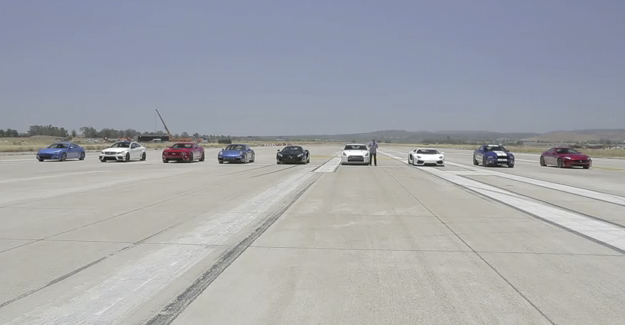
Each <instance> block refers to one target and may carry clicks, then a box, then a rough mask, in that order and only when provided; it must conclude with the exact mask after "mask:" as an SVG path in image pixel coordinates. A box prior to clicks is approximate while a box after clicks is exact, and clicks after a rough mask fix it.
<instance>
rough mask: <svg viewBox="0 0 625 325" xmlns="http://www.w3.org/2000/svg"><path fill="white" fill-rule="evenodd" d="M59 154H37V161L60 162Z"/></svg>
mask: <svg viewBox="0 0 625 325" xmlns="http://www.w3.org/2000/svg"><path fill="white" fill-rule="evenodd" d="M60 159H61V154H49V153H42V154H37V160H60Z"/></svg>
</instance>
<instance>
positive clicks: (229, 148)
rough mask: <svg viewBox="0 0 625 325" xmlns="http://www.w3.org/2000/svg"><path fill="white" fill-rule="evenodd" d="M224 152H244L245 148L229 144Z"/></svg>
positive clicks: (240, 145)
mask: <svg viewBox="0 0 625 325" xmlns="http://www.w3.org/2000/svg"><path fill="white" fill-rule="evenodd" d="M226 150H245V146H244V145H242V144H231V145H229V146H227V147H226Z"/></svg>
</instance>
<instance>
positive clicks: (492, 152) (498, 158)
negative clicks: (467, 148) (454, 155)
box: [473, 144, 514, 168]
mask: <svg viewBox="0 0 625 325" xmlns="http://www.w3.org/2000/svg"><path fill="white" fill-rule="evenodd" d="M479 164H482V166H484V167H488V166H500V165H504V166H508V167H510V168H512V167H514V155H513V154H512V152H510V151H509V150H508V149H506V148H505V147H504V146H502V145H497V144H489V145H484V146H481V147H479V148H478V149H477V150H475V151H474V152H473V165H479Z"/></svg>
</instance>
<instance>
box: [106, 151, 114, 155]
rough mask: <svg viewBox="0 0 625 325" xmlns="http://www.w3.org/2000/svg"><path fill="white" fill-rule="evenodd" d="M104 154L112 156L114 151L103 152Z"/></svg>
mask: <svg viewBox="0 0 625 325" xmlns="http://www.w3.org/2000/svg"><path fill="white" fill-rule="evenodd" d="M104 154H105V155H114V154H115V151H105V152H104Z"/></svg>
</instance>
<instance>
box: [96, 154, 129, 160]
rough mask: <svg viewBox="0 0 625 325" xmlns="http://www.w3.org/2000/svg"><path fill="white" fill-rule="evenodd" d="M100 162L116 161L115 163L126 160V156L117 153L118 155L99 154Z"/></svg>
mask: <svg viewBox="0 0 625 325" xmlns="http://www.w3.org/2000/svg"><path fill="white" fill-rule="evenodd" d="M99 158H100V160H101V161H107V160H117V161H124V160H126V154H125V153H118V154H112V155H111V154H100V157H99Z"/></svg>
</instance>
